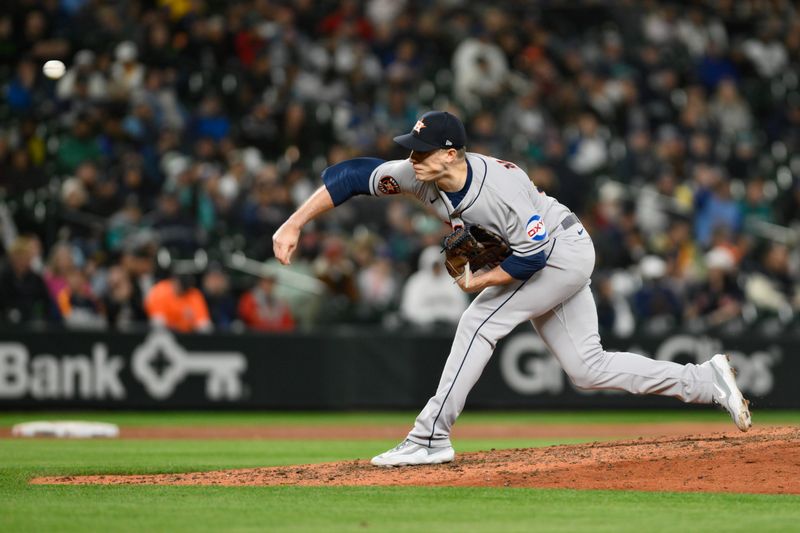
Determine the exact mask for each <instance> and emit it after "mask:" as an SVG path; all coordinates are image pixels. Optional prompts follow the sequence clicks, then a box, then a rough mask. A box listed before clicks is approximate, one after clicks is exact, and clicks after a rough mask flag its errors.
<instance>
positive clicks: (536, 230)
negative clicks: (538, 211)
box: [525, 215, 547, 242]
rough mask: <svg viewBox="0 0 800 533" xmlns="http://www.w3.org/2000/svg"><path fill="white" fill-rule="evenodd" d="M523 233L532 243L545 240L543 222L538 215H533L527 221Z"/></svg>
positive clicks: (545, 231) (545, 232) (545, 234)
mask: <svg viewBox="0 0 800 533" xmlns="http://www.w3.org/2000/svg"><path fill="white" fill-rule="evenodd" d="M525 232H526V233H527V234H528V238H530V240H532V241H534V242H540V241H543V240H545V239H546V238H547V228H545V226H544V220H542V217H540V216H539V215H533V216H532V217H531V218H529V219H528V223H527V224H526V225H525Z"/></svg>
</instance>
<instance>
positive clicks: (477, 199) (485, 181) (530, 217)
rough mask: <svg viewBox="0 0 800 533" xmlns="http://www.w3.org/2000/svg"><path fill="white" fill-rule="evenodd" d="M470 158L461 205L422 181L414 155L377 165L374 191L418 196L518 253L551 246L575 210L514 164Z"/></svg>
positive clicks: (455, 221) (446, 217)
mask: <svg viewBox="0 0 800 533" xmlns="http://www.w3.org/2000/svg"><path fill="white" fill-rule="evenodd" d="M467 162H468V163H469V165H470V167H471V169H472V182H471V183H470V185H469V189H468V190H467V191H466V194H465V196H464V197H463V199H461V201H460V202H459V203H458V205H457V206H454V205H453V204H452V202H451V201H450V198H449V197H448V196H447V195H446V194H444V193H443V192H441V191H440V190H439V188H438V187H437V186H436V185H435V184H434V183H431V182H421V181H417V179H416V178H415V177H414V169H413V168H412V166H411V162H410V161H409V160H408V159H404V160H399V161H387V162H386V163H384V164H382V165H380V166H379V167H378V168H376V169H375V170H374V171H373V172H372V175H371V176H370V191H371V192H372V194H374V195H376V196H382V195H387V194H400V193H405V194H409V195H413V196H415V197H416V198H417V199H418V200H419V201H420V202H422V203H423V204H424V205H425V206H427V207H428V208H429V209H431V210H433V212H434V213H436V215H437V216H438V217H439V218H441V219H442V220H443V221H445V222H448V223H450V225H451V226H452V227H453V228H454V229H455V228H456V227H457V226H459V225H463V224H464V222H466V223H469V224H480V225H481V226H483V227H485V228H486V229H488V230H490V231H492V232H494V233H496V234H498V235H500V236H502V237H503V238H504V239H505V240H506V241H507V242H508V244H509V246H510V247H511V249H512V250H513V251H514V254H515V255H519V256H522V257H525V256H529V255H533V254H535V253H538V252H540V251H542V250H546V249H547V246H548V244H549V243H550V233H549V232H548V228H556V227H557V226H558V224H559V223H560V222H561V221H562V220H563V219H564V218H565V217H566V216H567V215H569V214H570V211H569V209H567V208H566V207H564V206H563V205H561V204H560V203H558V202H557V201H556V200H555V199H553V198H551V197H549V196H547V195H546V194H543V193H541V192H539V191H538V190H537V189H536V187H535V186H534V184H533V183H532V182H531V180H530V179H529V178H528V175H527V174H526V173H525V172H524V171H523V170H522V169H520V168H519V167H518V166H517V165H515V164H513V163H509V162H508V161H502V160H500V159H495V158H492V157H486V156H483V155H480V154H474V153H468V154H467Z"/></svg>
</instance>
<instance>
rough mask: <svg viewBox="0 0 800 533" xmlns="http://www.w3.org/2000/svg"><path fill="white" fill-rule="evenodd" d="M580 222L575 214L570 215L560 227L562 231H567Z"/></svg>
mask: <svg viewBox="0 0 800 533" xmlns="http://www.w3.org/2000/svg"><path fill="white" fill-rule="evenodd" d="M578 222H580V220H578V215H576V214H575V213H570V214H569V215H567V217H566V218H565V219H564V220H562V221H561V224H559V225H558V227H560V228H561V229H562V230H565V229H569V228H571V227H572V226H574V225H575V224H577V223H578Z"/></svg>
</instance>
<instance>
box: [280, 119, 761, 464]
mask: <svg viewBox="0 0 800 533" xmlns="http://www.w3.org/2000/svg"><path fill="white" fill-rule="evenodd" d="M394 140H395V142H397V143H398V144H400V145H401V146H403V147H404V148H407V149H408V150H410V151H411V153H410V155H409V157H408V159H404V160H401V161H382V160H380V159H374V158H357V159H352V160H349V161H344V162H342V163H339V164H337V165H333V166H331V167H329V168H327V169H325V171H324V172H323V173H322V181H323V183H324V185H323V186H322V187H320V188H319V189H318V190H317V191H316V192H315V193H314V194H313V195H312V196H311V197H310V198H309V199H308V200H307V201H306V202H305V203H304V204H303V205H302V206H300V207H299V208H298V209H297V211H296V212H295V213H294V214H293V215H292V216H291V217H289V219H288V220H287V221H286V222H285V223H284V224H283V225H282V226H281V227H280V228H279V229H278V231H277V232H276V233H275V235H274V236H273V238H272V240H273V247H274V251H275V256H276V257H277V258H278V260H279V261H280V262H281V263H283V264H285V265H286V264H289V262H290V260H291V257H292V253H293V252H294V250H295V248H296V247H297V243H298V239H299V236H300V231H301V229H302V227H303V226H304V225H305V224H306V223H307V222H308V221H310V220H312V219H313V218H315V217H317V216H319V215H321V214H322V213H324V212H326V211H328V210H329V209H332V208H333V207H334V206H337V205H339V204H341V203H342V202H345V201H346V200H347V199H348V198H350V197H352V196H354V195H357V194H369V195H373V196H384V195H391V194H407V195H410V196H414V197H416V199H417V200H418V201H419V202H421V203H422V204H424V205H425V206H426V207H427V208H428V209H431V210H433V211H434V212H435V213H436V215H437V216H439V218H441V219H442V220H444V221H445V222H447V223H449V224H450V225H451V227H452V228H453V234H451V235H450V236H449V237H447V238H446V239H445V240H444V243H443V246H444V248H445V252H446V255H447V259H446V264H447V268H448V272H450V274H451V275H452V276H453V277H455V278H456V280H457V282H458V284H459V286H460V287H461V288H462V289H463V290H464V291H467V292H480V294H479V295H478V296H477V297H476V298H475V300H474V301H473V302H472V304H471V305H470V306H469V308H468V309H467V310H466V311H465V312H464V314H463V315H462V317H461V320H460V322H459V324H458V329H457V331H456V335H455V339H454V340H453V345H452V347H451V349H450V355H449V357H448V359H447V362H446V364H445V367H444V371H443V372H442V377H441V380H440V381H439V387H438V389H437V391H436V394H435V395H434V396H433V397H432V398H431V399H430V400H428V404H427V405H426V406H425V408H424V409H422V412H420V414H419V416H418V417H417V420H416V423H415V424H414V427H413V429H412V430H411V432H410V433H409V434H408V436H407V438H406V439H405V440H404V441H403V442H401V443H400V444H399V445H398V446H396V447H395V448H393V449H391V450H389V451H387V452H385V453H382V454H380V455H378V456H376V457H374V458H373V459H372V464H374V465H376V466H405V465H418V464H437V463H445V462H449V461H452V460H453V458H454V457H455V452H454V450H453V447H452V444H451V443H450V430H451V429H452V427H453V424H454V423H455V421H456V418H458V415H459V414H460V413H461V411H462V409H463V408H464V403H465V401H466V399H467V395H468V394H469V391H470V390H471V389H472V387H473V386H474V385H475V383H476V382H477V380H478V378H479V377H480V375H481V373H482V372H483V369H484V367H485V366H486V363H487V362H488V361H489V358H490V357H491V356H492V352H493V351H494V348H495V346H496V344H497V342H498V341H499V340H500V339H502V338H503V337H504V336H505V335H507V334H508V333H509V332H510V331H511V330H512V329H514V327H516V326H517V325H518V324H519V323H521V322H523V321H525V320H530V321H531V323H532V324H533V327H534V328H536V331H537V332H538V334H539V335H540V336H541V338H542V340H544V342H545V343H546V344H547V346H548V348H549V349H550V351H552V352H553V354H554V355H555V357H556V358H557V359H558V361H559V363H560V364H561V366H562V367H563V368H564V371H565V372H566V373H567V375H568V376H569V378H570V380H571V381H572V383H573V384H574V385H575V386H576V387H579V388H582V389H615V390H624V391H628V392H631V393H634V394H660V395H663V396H672V397H675V398H678V399H680V400H682V401H684V402H693V403H712V402H716V403H718V404H720V405H722V406H723V407H724V408H725V409H726V410H727V411H728V412H729V413H730V415H731V417H732V418H733V421H734V422H735V424H736V426H737V427H738V428H739V429H740V430H742V431H747V430H748V429H749V428H750V425H751V421H750V412H749V408H748V402H747V401H746V400H745V399H744V397H743V396H742V394H741V392H740V391H739V389H738V387H737V386H736V381H735V379H734V373H733V369H732V368H731V366H730V364H729V362H728V358H727V356H725V355H723V354H717V355H715V356H714V357H712V358H711V359H710V360H709V361H707V362H705V363H703V364H701V365H694V364H686V365H681V364H677V363H674V362H670V361H656V360H653V359H650V358H648V357H644V356H641V355H636V354H633V353H620V352H607V351H605V350H603V347H602V345H601V343H600V336H599V334H598V327H597V310H596V307H595V303H594V299H593V296H592V293H591V290H590V288H589V283H590V276H591V274H592V270H593V269H594V260H595V255H594V246H593V244H592V239H591V237H590V236H589V234H588V232H587V231H586V230H585V229H584V227H583V226H582V225H581V223H580V221H579V220H578V218H577V216H575V214H573V213H571V212H570V211H569V209H567V208H566V207H565V206H563V205H561V204H560V203H558V202H557V201H556V200H555V199H554V198H551V197H549V196H547V195H546V194H544V193H542V192H540V191H538V190H537V189H536V187H535V186H534V185H533V183H532V182H531V180H530V179H529V178H528V176H527V174H526V173H525V172H523V171H522V169H520V168H519V167H518V166H516V165H515V164H513V163H510V162H508V161H503V160H499V159H496V158H493V157H489V156H485V155H481V154H476V153H470V152H467V151H466V149H465V146H466V140H467V139H466V133H465V131H464V125H463V124H462V123H461V121H460V120H459V119H458V118H456V117H455V116H453V115H452V114H450V113H447V112H440V111H431V112H429V113H426V114H425V115H423V116H422V117H421V118H420V119H419V120H418V121H417V123H416V125H415V126H414V128H413V129H412V131H411V132H410V133H407V134H405V135H400V136H398V137H395V139H394Z"/></svg>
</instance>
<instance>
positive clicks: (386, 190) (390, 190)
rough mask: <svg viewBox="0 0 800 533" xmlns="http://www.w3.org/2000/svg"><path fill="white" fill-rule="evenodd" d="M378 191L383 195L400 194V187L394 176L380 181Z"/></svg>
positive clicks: (385, 177)
mask: <svg viewBox="0 0 800 533" xmlns="http://www.w3.org/2000/svg"><path fill="white" fill-rule="evenodd" d="M378 191H380V192H381V194H400V185H398V184H397V180H396V179H394V178H393V177H392V176H384V177H382V178H381V179H380V181H378Z"/></svg>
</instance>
